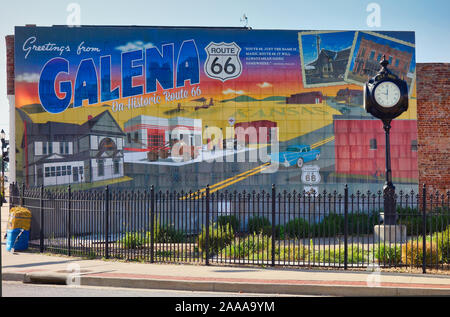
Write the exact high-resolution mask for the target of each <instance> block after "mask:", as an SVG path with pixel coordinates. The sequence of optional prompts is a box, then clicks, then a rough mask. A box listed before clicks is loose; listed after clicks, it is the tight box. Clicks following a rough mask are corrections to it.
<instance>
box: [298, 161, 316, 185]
mask: <svg viewBox="0 0 450 317" xmlns="http://www.w3.org/2000/svg"><path fill="white" fill-rule="evenodd" d="M319 170H320V167H319V166H317V165H305V166H303V167H302V177H301V178H302V182H303V183H304V184H319V183H320V180H321V177H320V174H319Z"/></svg>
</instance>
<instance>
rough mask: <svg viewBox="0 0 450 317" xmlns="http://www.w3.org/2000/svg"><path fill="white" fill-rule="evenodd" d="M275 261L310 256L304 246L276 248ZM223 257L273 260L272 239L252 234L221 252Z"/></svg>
mask: <svg viewBox="0 0 450 317" xmlns="http://www.w3.org/2000/svg"><path fill="white" fill-rule="evenodd" d="M274 253H275V260H286V261H299V260H304V259H305V258H306V257H307V256H308V251H307V249H305V248H304V247H303V246H297V245H295V246H289V247H283V246H276V247H275V252H274ZM221 255H224V256H226V257H230V258H240V259H248V260H255V261H256V260H258V261H259V260H266V261H270V260H271V259H272V237H271V236H269V235H264V234H262V233H259V234H252V235H249V236H247V237H245V238H244V239H241V240H236V239H235V240H234V241H233V242H232V243H231V244H230V245H229V246H226V247H225V248H224V249H222V251H221Z"/></svg>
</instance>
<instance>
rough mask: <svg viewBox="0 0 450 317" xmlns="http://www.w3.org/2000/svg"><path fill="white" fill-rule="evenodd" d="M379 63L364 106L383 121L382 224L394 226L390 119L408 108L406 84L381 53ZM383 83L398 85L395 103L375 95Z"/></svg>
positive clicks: (365, 90) (366, 92) (367, 90)
mask: <svg viewBox="0 0 450 317" xmlns="http://www.w3.org/2000/svg"><path fill="white" fill-rule="evenodd" d="M380 65H381V69H380V71H379V72H378V73H377V74H376V75H375V76H374V77H372V78H370V79H369V80H368V81H367V82H366V84H365V86H364V108H365V109H366V111H367V112H369V113H370V114H372V115H373V116H374V117H375V118H378V119H381V121H382V122H383V129H384V132H385V136H386V182H385V183H384V186H383V198H384V225H387V226H390V225H394V226H395V225H396V221H397V212H396V206H395V205H396V203H395V187H394V184H393V183H392V170H391V144H390V131H391V122H392V120H393V119H395V118H397V117H398V116H400V115H401V114H402V113H403V112H405V111H406V110H408V86H407V83H406V81H405V80H403V79H400V78H399V77H398V76H396V75H395V74H393V73H392V72H391V71H390V70H389V69H388V65H389V61H387V60H386V56H384V55H383V59H382V60H381V62H380ZM385 83H391V84H393V85H395V86H397V87H398V90H399V93H400V96H399V98H398V100H397V101H396V102H395V104H389V102H388V103H387V104H381V103H380V102H379V101H378V100H377V98H376V96H375V94H376V90H377V87H378V86H380V85H382V84H385Z"/></svg>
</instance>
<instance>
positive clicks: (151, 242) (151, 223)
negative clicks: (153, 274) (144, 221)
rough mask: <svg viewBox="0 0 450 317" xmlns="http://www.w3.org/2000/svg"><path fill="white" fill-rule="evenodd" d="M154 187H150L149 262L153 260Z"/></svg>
mask: <svg viewBox="0 0 450 317" xmlns="http://www.w3.org/2000/svg"><path fill="white" fill-rule="evenodd" d="M154 253H155V187H154V186H153V185H152V187H151V189H150V263H154V262H155V256H154Z"/></svg>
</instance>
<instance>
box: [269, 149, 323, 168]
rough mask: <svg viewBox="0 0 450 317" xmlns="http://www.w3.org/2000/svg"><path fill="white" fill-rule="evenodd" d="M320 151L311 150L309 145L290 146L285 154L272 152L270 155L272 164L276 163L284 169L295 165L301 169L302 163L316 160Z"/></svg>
mask: <svg viewBox="0 0 450 317" xmlns="http://www.w3.org/2000/svg"><path fill="white" fill-rule="evenodd" d="M319 157H320V150H318V149H317V150H316V149H315V150H311V146H309V145H291V146H289V147H288V148H287V149H286V151H285V152H279V153H278V152H274V153H271V154H270V158H271V161H272V162H278V163H279V164H283V165H284V166H286V167H289V166H293V165H297V166H298V167H302V166H303V163H306V162H309V161H313V160H318V159H319Z"/></svg>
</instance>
